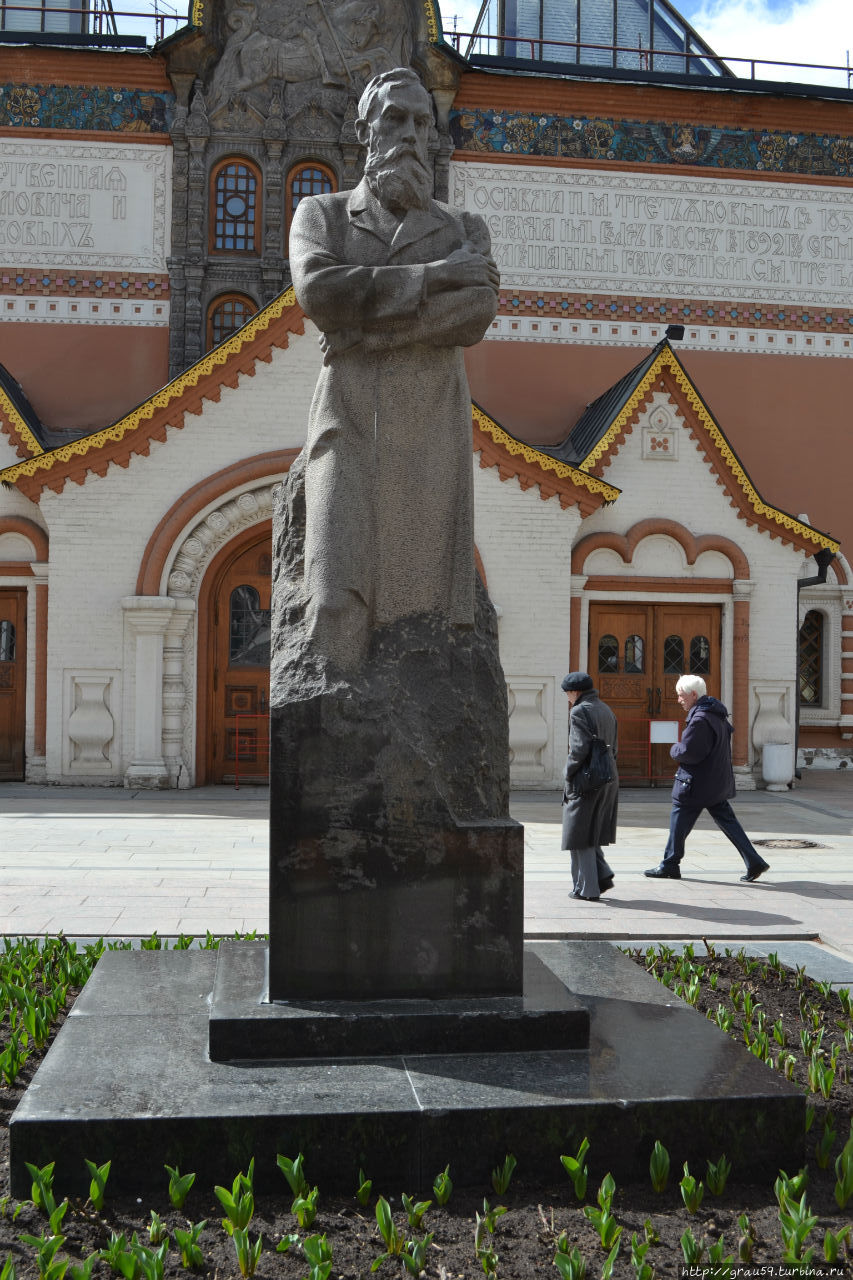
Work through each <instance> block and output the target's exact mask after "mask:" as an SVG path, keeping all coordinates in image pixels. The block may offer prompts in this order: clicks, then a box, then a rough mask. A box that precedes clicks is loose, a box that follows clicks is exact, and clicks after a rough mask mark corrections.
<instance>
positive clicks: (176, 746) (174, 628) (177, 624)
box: [163, 596, 195, 787]
mask: <svg viewBox="0 0 853 1280" xmlns="http://www.w3.org/2000/svg"><path fill="white" fill-rule="evenodd" d="M170 598H172V599H174V604H175V612H174V613H173V614H172V617H171V619H170V621H169V623H168V626H167V627H166V634H165V636H164V637H163V759H164V761H165V764H166V769H167V771H168V774H169V786H170V787H189V786H192V782H193V778H192V770H191V768H190V767H189V766H188V764H187V762H186V761H185V760H184V751H183V742H184V708H185V706H186V703H187V691H186V689H185V687H184V682H185V672H184V636H185V634H186V631H187V627H188V626H189V625H190V623H191V622H192V619H193V614H194V613H195V601H194V600H190V599H188V598H187V597H186V596H177V597H170Z"/></svg>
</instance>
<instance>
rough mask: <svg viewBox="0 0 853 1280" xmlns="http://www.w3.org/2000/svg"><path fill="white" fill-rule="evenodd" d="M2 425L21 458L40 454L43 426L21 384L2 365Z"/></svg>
mask: <svg viewBox="0 0 853 1280" xmlns="http://www.w3.org/2000/svg"><path fill="white" fill-rule="evenodd" d="M0 425H1V426H2V429H3V432H4V434H5V435H7V436H8V437H9V439H10V440H11V442H12V444H13V445H14V447H15V449H16V450H17V453H18V457H19V458H29V457H31V456H32V455H33V454H34V453H40V452H41V451H42V449H43V445H42V440H41V437H42V424H41V422H40V420H39V416H38V414H37V413H36V411H35V409H34V408H33V406H32V405H31V404H30V402H29V400H28V399H27V397H26V396H25V395H24V392H23V388H22V387H21V384H20V383H19V382H16V380H15V379H14V378H13V377H12V375H11V373H10V372H9V370H8V369H5V368H4V367H3V365H2V364H0Z"/></svg>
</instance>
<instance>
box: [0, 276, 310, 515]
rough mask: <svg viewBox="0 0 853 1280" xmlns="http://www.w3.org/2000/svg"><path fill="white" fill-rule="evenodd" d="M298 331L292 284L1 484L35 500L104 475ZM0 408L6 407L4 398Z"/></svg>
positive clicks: (2, 476)
mask: <svg viewBox="0 0 853 1280" xmlns="http://www.w3.org/2000/svg"><path fill="white" fill-rule="evenodd" d="M302 332H304V315H303V312H302V309H301V308H300V307H299V306H298V305H297V303H296V295H295V294H294V292H293V289H292V288H291V289H288V290H286V292H285V293H282V294H281V295H280V296H279V297H278V298H276V299H275V300H274V301H273V302H271V303H269V305H268V306H266V307H264V309H263V310H262V311H259V312H258V314H257V315H256V316H253V317H252V319H251V320H250V321H249V323H248V324H246V325H245V326H244V327H243V328H242V329H241V330H240V331H239V333H235V334H234V335H233V337H231V338H229V339H228V340H227V341H226V342H223V343H222V344H221V346H218V347H216V348H215V349H214V350H213V351H210V352H208V354H207V355H205V356H202V358H201V359H200V360H197V361H196V363H195V364H193V365H190V367H189V368H188V369H187V370H185V371H184V372H183V373H182V374H180V375H179V376H178V377H177V378H174V379H173V380H172V382H170V383H168V384H167V385H166V386H165V387H163V388H162V390H160V391H157V392H155V394H154V395H153V396H150V397H149V398H148V399H147V400H145V401H144V402H143V403H142V404H141V405H139V406H138V407H137V408H136V409H134V410H133V412H132V413H129V414H126V415H125V417H123V418H120V419H119V420H118V422H114V423H113V424H112V425H111V426H109V427H104V428H103V430H101V431H95V432H93V433H92V435H88V436H82V437H81V438H80V439H78V440H72V441H71V442H70V443H69V444H65V445H62V446H61V447H60V448H58V449H51V450H49V451H43V450H39V452H38V453H34V456H31V457H29V458H27V459H26V460H25V461H24V462H20V463H16V464H14V465H13V466H11V467H6V468H5V470H3V471H0V482H6V483H9V484H16V485H17V486H18V488H19V489H21V491H22V492H23V493H25V494H26V495H27V497H29V498H32V499H34V500H37V499H38V496H39V494H40V493H41V491H42V489H44V488H45V487H48V488H51V489H53V490H55V491H56V492H61V490H62V488H63V487H64V485H65V482H66V480H68V479H72V480H75V481H76V482H77V483H78V484H82V483H83V481H84V480H85V479H86V476H87V474H88V473H89V472H94V473H96V474H98V475H105V474H106V472H107V468H108V466H109V465H110V463H112V462H116V463H118V464H119V465H120V466H126V465H127V463H128V461H129V459H130V457H131V455H132V454H134V453H137V454H147V453H148V451H149V448H150V442H151V441H152V440H161V441H162V440H165V438H166V430H167V428H168V427H173V428H176V429H178V428H180V427H182V426H183V425H184V414H185V413H200V412H201V406H202V400H204V399H208V400H213V401H216V400H218V399H219V395H220V392H221V388H222V387H223V386H232V387H233V386H236V385H237V378H238V376H239V375H240V374H246V375H248V376H251V375H252V374H254V372H255V361H256V360H265V361H269V360H270V359H271V352H272V348H273V347H286V346H287V343H288V337H289V334H291V333H302ZM0 409H5V405H4V403H3V401H2V400H0Z"/></svg>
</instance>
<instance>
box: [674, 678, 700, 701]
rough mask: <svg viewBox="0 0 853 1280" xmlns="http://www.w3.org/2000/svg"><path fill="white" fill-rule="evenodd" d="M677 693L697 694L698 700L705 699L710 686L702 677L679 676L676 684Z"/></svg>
mask: <svg viewBox="0 0 853 1280" xmlns="http://www.w3.org/2000/svg"><path fill="white" fill-rule="evenodd" d="M675 692H676V693H695V694H696V697H697V698H704V697H705V694H706V693H707V692H708V686H707V685H706V683H705V681H704V680H703V679H702V677H701V676H679V677H678V679H677V680H676V682H675Z"/></svg>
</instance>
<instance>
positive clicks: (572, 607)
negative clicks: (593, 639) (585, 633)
mask: <svg viewBox="0 0 853 1280" xmlns="http://www.w3.org/2000/svg"><path fill="white" fill-rule="evenodd" d="M586 580H587V575H586V574H585V573H573V574H572V576H571V578H570V579H569V588H570V590H571V593H572V594H571V600H570V603H569V652H568V654H567V666H566V671H578V670H580V660H581V613H582V611H583V590H584V587H585V586H586ZM589 661H590V659H589V658H587V662H589Z"/></svg>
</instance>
